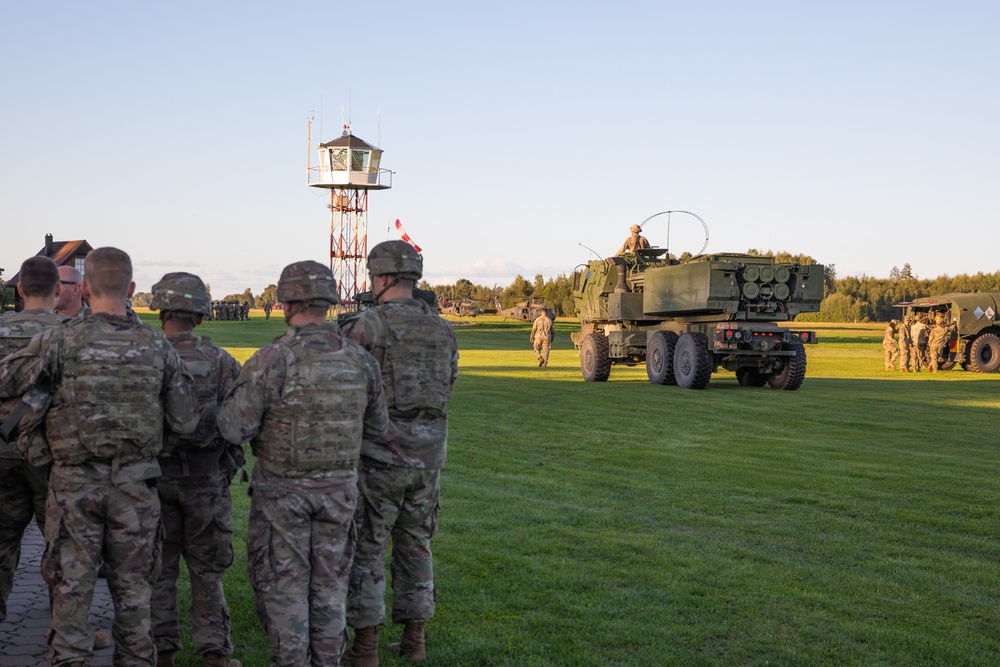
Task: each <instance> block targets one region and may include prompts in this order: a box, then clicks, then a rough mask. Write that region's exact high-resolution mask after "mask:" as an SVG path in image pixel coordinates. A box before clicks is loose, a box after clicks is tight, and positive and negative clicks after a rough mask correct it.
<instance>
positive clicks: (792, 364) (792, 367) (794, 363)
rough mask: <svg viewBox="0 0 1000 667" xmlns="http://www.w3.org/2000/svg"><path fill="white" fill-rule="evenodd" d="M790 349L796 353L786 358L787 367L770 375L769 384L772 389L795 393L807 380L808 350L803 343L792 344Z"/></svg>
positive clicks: (768, 377)
mask: <svg viewBox="0 0 1000 667" xmlns="http://www.w3.org/2000/svg"><path fill="white" fill-rule="evenodd" d="M790 349H791V350H792V351H793V352H794V353H795V354H793V355H792V356H790V357H785V365H784V366H782V367H781V370H779V371H775V372H774V373H770V374H768V376H767V383H768V384H769V385H771V389H786V390H788V391H795V390H796V389H798V388H799V387H801V386H802V381H803V380H805V379H806V348H805V346H804V345H803V344H802V343H792V344H791V345H790Z"/></svg>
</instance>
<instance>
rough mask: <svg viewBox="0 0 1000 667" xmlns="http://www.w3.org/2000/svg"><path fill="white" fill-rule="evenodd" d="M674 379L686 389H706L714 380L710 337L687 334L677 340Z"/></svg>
mask: <svg viewBox="0 0 1000 667" xmlns="http://www.w3.org/2000/svg"><path fill="white" fill-rule="evenodd" d="M674 378H675V379H676V380H677V386H679V387H684V388H685V389H704V388H705V387H707V386H708V381H709V380H711V379H712V353H711V352H709V351H708V337H707V336H706V335H705V334H700V333H685V334H681V337H680V338H678V339H677V347H676V349H675V350H674Z"/></svg>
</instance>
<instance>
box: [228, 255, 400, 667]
mask: <svg viewBox="0 0 1000 667" xmlns="http://www.w3.org/2000/svg"><path fill="white" fill-rule="evenodd" d="M277 296H278V300H279V301H281V304H282V307H283V308H284V314H285V321H286V322H288V324H289V325H290V329H289V331H288V332H287V333H286V334H284V335H283V336H280V337H279V338H278V339H277V340H276V341H275V342H274V343H273V344H271V345H269V346H267V347H264V348H262V349H260V350H258V351H257V352H256V353H255V354H254V355H253V356H252V357H251V358H250V359H249V360H248V361H247V362H246V364H245V365H244V366H243V371H242V372H241V373H240V377H239V379H238V380H237V381H236V386H235V387H234V388H233V390H232V392H230V394H229V396H228V397H227V398H226V400H225V401H224V402H223V404H222V406H221V408H220V409H219V428H220V430H221V432H222V435H223V436H224V437H225V438H226V439H227V440H229V441H230V442H233V443H238V442H243V441H246V440H249V441H250V443H251V445H252V446H253V451H254V454H255V455H256V456H257V463H256V465H255V466H254V471H253V481H252V482H251V485H250V490H251V494H252V496H251V501H250V519H249V522H248V525H247V569H248V570H249V575H250V584H251V585H252V586H253V589H254V596H255V601H256V607H257V614H258V616H259V617H260V620H261V623H263V625H264V628H265V629H266V630H267V635H268V639H269V641H270V646H271V665H272V666H274V667H306V666H309V665H311V666H312V667H333V666H335V665H338V664H340V657H341V655H342V654H343V651H344V640H345V638H346V635H347V633H346V626H345V618H344V614H345V609H344V603H345V597H346V595H347V579H348V575H349V573H350V563H351V559H352V558H353V556H354V526H353V518H354V511H355V508H356V505H357V501H358V488H357V478H358V473H357V466H358V456H359V454H360V452H361V441H362V437H364V438H368V439H370V438H375V437H379V436H381V435H382V434H383V433H384V432H385V429H386V428H387V427H388V423H389V416H388V413H387V412H386V403H385V392H384V390H383V388H382V380H381V376H380V374H379V368H378V363H377V362H376V361H375V359H374V358H373V357H372V355H370V354H369V353H368V352H367V351H365V350H364V349H363V348H362V347H361V346H360V345H358V344H357V343H355V342H354V341H352V340H350V339H348V338H345V337H344V336H342V335H341V333H340V329H339V328H338V326H337V323H336V322H326V321H325V320H326V312H327V310H328V309H329V307H330V306H331V305H333V304H336V303H338V302H339V298H338V296H337V283H336V281H335V280H334V278H333V274H332V273H331V272H330V269H329V268H327V267H325V266H323V265H322V264H320V263H318V262H311V261H307V262H297V263H295V264H291V265H289V266H287V267H285V269H284V271H282V273H281V278H280V279H279V280H278V291H277Z"/></svg>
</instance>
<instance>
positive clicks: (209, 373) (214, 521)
mask: <svg viewBox="0 0 1000 667" xmlns="http://www.w3.org/2000/svg"><path fill="white" fill-rule="evenodd" d="M210 298H211V297H210V296H209V294H208V289H207V288H206V287H205V283H203V282H202V280H201V278H199V277H198V276H196V275H193V274H190V273H168V274H167V275H165V276H163V278H162V279H161V280H160V282H158V283H156V284H155V285H153V299H152V301H151V302H150V304H149V308H150V310H159V311H160V323H161V325H162V326H163V332H164V334H165V336H166V339H167V340H168V341H170V344H171V345H173V347H174V349H175V350H177V352H178V354H179V355H180V357H181V359H182V360H183V361H184V364H185V366H186V367H187V369H188V371H190V373H191V375H192V376H193V377H194V387H195V393H196V395H197V397H198V407H199V410H200V413H201V419H200V421H199V422H198V427H197V429H195V431H194V433H191V434H188V435H180V434H176V433H167V437H166V440H165V442H164V446H163V451H162V452H161V453H160V456H159V457H158V460H159V463H160V468H161V470H162V472H163V475H162V477H160V480H159V484H158V487H157V490H158V492H159V495H160V505H161V517H162V522H163V532H164V535H163V566H162V569H161V571H160V576H159V578H158V579H157V580H156V582H155V583H154V584H153V593H152V624H153V637H154V639H155V642H156V655H157V657H156V667H173V666H174V654H175V653H176V652H177V651H179V650H181V648H182V644H181V631H180V625H179V624H178V609H177V577H178V575H179V574H180V557H181V555H183V556H184V562H185V563H186V565H187V570H188V574H189V577H190V581H191V639H192V641H193V642H194V654H195V655H200V656H203V657H204V660H205V661H204V665H205V667H241V665H240V662H239V661H238V660H234V659H232V658H231V657H230V656H231V655H232V653H233V644H232V641H231V639H230V630H231V621H230V616H229V607H228V606H227V605H226V598H225V595H224V593H223V588H222V577H223V575H224V574H225V572H226V569H227V568H228V567H229V566H230V565H232V563H233V518H232V497H231V496H230V494H229V483H230V481H231V480H232V474H233V473H234V472H235V469H236V466H235V464H236V463H239V464H240V465H242V455H243V450H242V448H238V451H236V452H235V454H236V456H235V457H233V456H231V455H230V448H237V447H238V446H237V445H230V444H229V443H227V442H226V441H225V440H224V439H223V438H222V436H221V435H220V434H219V427H218V423H217V416H218V409H219V404H220V403H221V402H222V399H223V398H225V396H226V394H228V393H229V390H230V389H232V387H233V385H234V384H235V383H236V378H237V377H238V376H239V374H240V364H239V362H238V361H236V360H235V359H233V357H232V356H230V354H229V353H228V352H226V351H225V350H223V349H222V348H221V347H218V346H216V345H213V344H212V341H211V340H209V339H208V337H207V336H202V337H201V338H199V337H198V336H196V335H195V334H194V328H195V327H196V326H198V325H199V324H201V322H202V318H203V317H204V316H207V315H208V314H209V313H210V312H211V310H212V306H211V303H210V302H209V299H210ZM235 459H240V460H239V461H236V460H235Z"/></svg>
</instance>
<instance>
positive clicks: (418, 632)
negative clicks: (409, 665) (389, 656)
mask: <svg viewBox="0 0 1000 667" xmlns="http://www.w3.org/2000/svg"><path fill="white" fill-rule="evenodd" d="M424 623H425V621H407V622H406V625H404V626H403V637H402V639H400V640H399V641H398V642H393V643H392V644H389V650H390V651H395V652H397V653H399V654H400V655H402V656H403V657H404V658H406V659H407V660H412V661H413V662H423V661H424V660H426V659H427V648H426V646H425V645H424Z"/></svg>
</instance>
